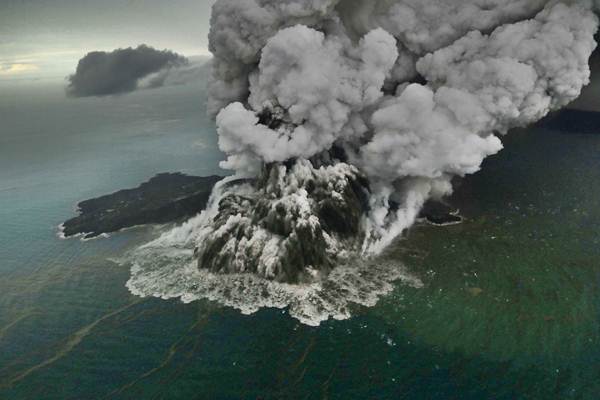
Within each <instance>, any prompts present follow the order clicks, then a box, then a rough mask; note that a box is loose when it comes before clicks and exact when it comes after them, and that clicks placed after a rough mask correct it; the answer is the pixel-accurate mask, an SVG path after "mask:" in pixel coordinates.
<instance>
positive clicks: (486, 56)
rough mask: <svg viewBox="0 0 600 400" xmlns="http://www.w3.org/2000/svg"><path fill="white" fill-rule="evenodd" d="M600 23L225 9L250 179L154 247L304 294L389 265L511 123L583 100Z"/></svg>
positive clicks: (364, 4)
mask: <svg viewBox="0 0 600 400" xmlns="http://www.w3.org/2000/svg"><path fill="white" fill-rule="evenodd" d="M597 28H598V19H597V17H596V15H595V13H594V4H593V3H592V2H590V1H567V0H564V1H558V0H555V1H537V0H512V1H505V0H502V1H500V0H492V1H489V0H485V1H484V0H468V1H461V2H457V1H450V0H427V1H423V0H376V1H371V0H310V1H308V0H288V1H279V0H277V1H273V0H252V1H244V2H240V1H238V0H218V1H217V2H216V3H215V5H214V7H213V14H212V19H211V32H210V37H209V39H210V50H211V51H212V52H213V54H214V60H213V76H212V79H211V81H210V85H209V88H210V98H209V112H210V113H212V114H213V115H215V117H216V123H217V131H218V135H219V147H220V149H221V150H222V151H223V152H224V153H225V154H226V157H227V158H226V160H225V161H224V162H223V163H222V164H221V166H222V167H223V168H224V169H228V170H232V171H233V172H234V173H235V177H234V178H231V179H229V182H228V183H226V184H220V185H217V187H216V189H215V191H214V192H213V196H212V199H211V201H209V204H208V209H207V210H206V211H205V213H204V214H203V216H202V217H201V218H196V219H194V220H193V221H190V223H188V224H186V225H185V226H184V227H182V228H179V229H178V230H176V231H174V232H170V233H168V234H166V235H165V237H163V238H162V239H159V240H158V241H157V242H154V243H152V244H150V245H148V246H149V247H148V246H147V247H145V249H144V251H146V252H147V251H149V249H150V248H152V247H153V246H154V247H155V248H156V249H158V248H163V249H164V246H167V247H169V246H171V247H172V246H175V247H177V248H179V249H186V251H187V252H189V253H190V254H191V255H190V256H189V257H191V258H192V259H193V260H194V261H193V264H194V265H195V266H196V268H199V270H200V271H208V272H210V273H214V274H217V275H232V276H238V275H239V274H245V275H246V276H252V277H253V279H263V280H266V281H267V282H275V283H279V284H294V285H297V284H301V285H297V287H298V288H301V287H303V285H310V284H319V282H323V280H326V279H327V277H328V275H330V274H332V273H333V272H335V271H336V269H337V268H340V267H342V266H347V265H348V263H347V260H352V262H353V263H354V264H356V263H357V262H358V260H360V259H362V260H368V259H370V260H371V261H372V260H374V259H377V257H379V256H380V255H381V254H382V253H384V250H385V249H386V247H387V246H388V245H389V244H390V243H392V241H393V240H394V239H395V238H397V237H398V236H400V235H401V234H402V233H403V232H404V231H405V230H406V229H408V228H409V227H410V226H411V225H412V224H413V223H414V222H415V221H416V220H417V218H418V217H419V215H420V213H421V209H422V208H423V206H424V204H426V202H427V201H428V200H432V199H433V200H442V199H443V198H444V197H446V196H448V195H450V194H451V193H452V181H453V179H456V178H457V177H464V176H465V175H468V174H473V173H476V172H477V171H478V170H479V169H480V167H481V164H482V162H483V160H484V159H485V158H486V157H488V156H490V155H493V154H496V153H497V152H499V151H500V150H501V149H502V141H501V137H502V136H503V135H505V134H507V133H508V132H509V130H510V129H512V128H515V127H523V126H527V125H529V124H532V123H534V122H536V121H538V120H540V119H541V118H543V117H544V116H546V115H547V114H548V113H549V112H551V111H553V110H557V109H560V108H562V107H564V106H566V105H567V104H569V103H570V102H571V101H573V100H574V99H576V98H577V97H578V96H579V94H580V92H581V89H582V88H583V87H584V86H585V85H587V84H588V83H589V78H590V68H589V65H588V62H589V58H590V55H591V54H592V52H593V50H594V49H595V48H596V42H595V40H594V35H595V33H596V31H597ZM442 222H443V221H442ZM167 243H169V244H168V245H167ZM186 254H187V253H186ZM194 257H195V258H194ZM189 261H190V260H189V259H187V258H186V261H185V264H186V265H189V264H188V263H189ZM371 261H364V263H368V262H371ZM144 270H145V269H144V266H143V265H142V264H140V263H138V265H137V269H136V271H137V281H138V282H139V281H140V279H141V278H142V277H143V271H144ZM384 275H386V276H388V277H391V276H395V277H396V278H397V277H398V274H393V273H390V274H384ZM367 286H368V285H367ZM375 286H376V287H374V288H372V290H373V291H374V292H376V291H378V290H379V289H380V288H381V287H382V285H375ZM378 288H379V289H378ZM237 289H239V287H238V288H231V290H224V291H223V292H222V293H228V294H227V296H231V297H236V296H239V295H241V294H240V293H234V294H231V292H232V290H237ZM244 290H245V289H244ZM361 290H368V289H365V288H364V287H363V288H362V289H361ZM142 291H143V290H142ZM143 292H145V291H143ZM349 292H351V291H347V292H343V291H342V292H339V293H338V295H339V296H341V297H343V296H346V295H347V293H349ZM383 292H385V290H383V291H379V292H378V293H383ZM195 293H196V294H198V293H197V291H196V292H195ZM204 293H207V292H206V291H204ZM159 295H160V294H159ZM172 295H173V294H172ZM172 295H171V297H172ZM270 295H273V292H269V291H267V292H266V293H265V296H267V297H268V296H270ZM181 296H182V297H185V294H181ZM299 296H300V295H299ZM206 297H209V298H215V296H212V295H208V294H207V295H206ZM218 300H221V301H223V300H222V297H220V298H218ZM223 302H224V303H226V304H230V303H231V302H230V301H223ZM261 304H264V302H263V303H261ZM278 304H279V303H278ZM344 304H345V303H344ZM344 307H345V306H344ZM330 311H331V310H330ZM324 312H329V311H324ZM334 314H336V312H333V313H332V314H331V315H334ZM337 314H339V313H337ZM342 314H344V315H346V314H347V313H342ZM321 319H322V318H321Z"/></svg>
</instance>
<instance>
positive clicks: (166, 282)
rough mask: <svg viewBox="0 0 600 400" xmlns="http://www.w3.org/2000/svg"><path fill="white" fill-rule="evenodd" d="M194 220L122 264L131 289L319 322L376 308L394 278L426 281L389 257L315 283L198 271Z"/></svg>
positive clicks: (313, 323) (348, 267) (347, 268)
mask: <svg viewBox="0 0 600 400" xmlns="http://www.w3.org/2000/svg"><path fill="white" fill-rule="evenodd" d="M202 217H203V216H199V217H197V218H196V221H193V220H192V221H190V222H189V223H187V224H185V225H183V226H181V227H179V228H176V229H174V230H172V231H169V232H167V233H165V234H164V235H163V236H161V237H160V238H159V239H157V240H155V241H153V242H151V243H149V244H146V245H144V246H142V247H140V248H138V249H136V250H134V251H133V252H132V253H130V254H129V255H127V256H126V257H125V259H123V260H121V263H123V262H125V263H127V264H129V265H130V266H131V278H130V279H129V281H128V282H127V288H128V289H129V290H130V291H131V293H133V294H135V295H137V296H142V297H157V298H162V299H173V298H179V299H181V300H182V301H183V302H185V303H189V302H192V301H195V300H199V299H208V300H211V301H215V302H217V303H220V304H222V305H225V306H228V307H232V308H235V309H237V310H239V311H241V312H242V313H243V314H252V313H255V312H257V311H258V310H260V309H261V308H280V309H283V308H287V309H288V311H289V314H290V315H291V316H292V317H294V318H296V319H298V320H299V321H300V322H302V323H304V324H306V325H311V326H318V325H319V324H320V323H321V322H323V321H326V320H328V319H330V318H333V319H336V320H343V319H347V318H349V317H350V316H351V308H352V306H353V305H361V306H367V307H372V306H374V305H375V304H376V303H377V301H378V300H379V299H380V298H381V297H382V296H384V295H386V294H388V293H389V292H391V291H392V290H393V287H394V286H393V282H395V281H400V282H403V283H405V284H407V285H410V286H413V287H422V286H423V284H422V282H421V281H420V280H419V279H418V278H417V277H415V276H412V275H411V274H409V273H408V272H407V271H406V269H405V268H404V267H403V266H402V265H401V264H400V263H399V262H397V261H393V260H391V259H389V258H386V257H385V255H384V256H381V257H379V258H377V259H370V260H361V261H359V262H358V263H357V264H354V265H344V266H340V267H338V268H336V269H334V271H333V272H332V273H331V274H330V275H329V276H328V277H326V278H325V279H324V280H322V281H320V282H318V283H313V284H310V285H290V284H283V283H277V282H273V281H269V280H267V279H264V278H261V277H259V276H257V275H254V274H243V273H240V274H227V275H221V274H214V273H211V272H208V271H206V270H199V269H198V265H197V261H196V259H195V258H194V250H193V249H194V246H193V241H191V240H189V239H190V238H189V233H190V232H191V231H192V230H191V229H190V228H191V226H193V225H195V224H196V223H198V221H197V220H198V219H201V218H202Z"/></svg>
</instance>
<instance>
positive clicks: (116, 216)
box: [60, 173, 223, 239]
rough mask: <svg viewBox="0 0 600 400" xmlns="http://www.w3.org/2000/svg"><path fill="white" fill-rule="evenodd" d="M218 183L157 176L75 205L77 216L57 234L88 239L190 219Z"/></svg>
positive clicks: (176, 175)
mask: <svg viewBox="0 0 600 400" xmlns="http://www.w3.org/2000/svg"><path fill="white" fill-rule="evenodd" d="M221 179H223V177H221V176H208V177H197V176H189V175H185V174H181V173H163V174H158V175H156V176H155V177H153V178H152V179H150V180H149V181H148V182H145V183H143V184H141V185H140V186H138V187H137V188H134V189H126V190H120V191H118V192H115V193H112V194H109V195H106V196H101V197H98V198H94V199H90V200H85V201H82V202H81V203H79V204H78V205H77V206H78V211H79V215H78V216H77V217H74V218H71V219H69V220H68V221H66V222H64V223H63V224H62V225H61V228H60V229H61V234H62V236H63V237H65V238H68V237H74V236H83V238H84V239H91V238H95V237H98V236H101V235H105V234H108V233H112V232H117V231H119V230H122V229H125V228H130V227H133V226H138V225H146V224H164V223H169V222H175V221H179V220H183V219H185V218H190V217H192V216H194V215H196V214H198V213H200V212H201V211H202V210H203V209H204V208H205V207H206V204H207V202H208V199H209V197H210V194H211V192H212V189H213V187H214V186H215V184H216V183H217V182H218V181H220V180H221Z"/></svg>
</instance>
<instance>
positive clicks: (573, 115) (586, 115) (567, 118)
mask: <svg viewBox="0 0 600 400" xmlns="http://www.w3.org/2000/svg"><path fill="white" fill-rule="evenodd" d="M540 126H542V127H544V128H546V129H552V130H556V131H560V132H562V133H569V134H576V133H580V134H600V112H595V111H583V110H573V109H564V110H561V111H559V112H557V113H554V114H551V115H549V116H548V117H546V118H544V119H543V120H542V121H541V122H540Z"/></svg>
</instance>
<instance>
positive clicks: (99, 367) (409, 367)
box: [0, 81, 600, 400]
mask: <svg viewBox="0 0 600 400" xmlns="http://www.w3.org/2000/svg"><path fill="white" fill-rule="evenodd" d="M0 91H1V94H2V95H1V96H0V399H7V400H21V399H32V400H38V399H40V400H51V399H73V400H87V399H186V400H189V399H207V400H212V399H214V400H226V399H228V400H229V399H231V400H234V399H263V400H266V399H340V400H349V399H378V400H379V399H382V400H383V399H390V400H391V399H394V400H396V399H410V400H413V399H414V400H421V399H440V400H442V399H444V400H445V399H473V400H482V399H506V400H513V399H586V400H587V399H590V400H594V399H598V398H600V324H599V318H600V127H599V129H598V133H597V134H593V133H586V134H583V133H582V134H579V133H577V132H569V133H566V132H560V131H556V130H553V129H552V128H551V127H548V126H543V125H537V126H534V127H530V128H527V129H520V130H514V131H512V132H510V133H509V135H508V136H507V137H505V138H504V139H503V140H504V143H505V150H504V151H503V152H501V153H500V154H499V155H497V156H494V157H490V158H489V159H488V160H486V161H485V163H484V165H483V168H482V170H481V172H479V173H477V174H475V175H473V176H470V177H467V178H466V179H463V180H461V181H459V182H457V191H456V194H455V196H454V199H453V201H454V202H456V204H460V208H461V214H462V215H463V216H464V217H465V221H464V222H463V223H462V224H459V225H452V226H443V227H438V226H431V225H427V224H425V223H419V224H417V225H415V226H414V227H413V228H412V229H411V230H410V231H409V232H407V233H406V234H405V235H404V236H403V237H402V238H400V239H399V240H397V241H396V242H395V243H394V244H393V245H392V246H391V247H390V249H389V250H388V256H389V257H391V258H392V259H394V260H395V261H396V262H397V263H398V264H401V265H402V266H403V268H405V270H406V271H408V272H409V273H410V274H411V275H412V276H414V277H416V278H417V279H418V280H419V282H420V284H419V285H414V284H407V283H406V282H405V281H399V282H397V283H395V284H394V285H393V287H392V288H391V291H390V292H389V293H387V294H386V295H384V296H383V297H381V298H380V299H379V301H378V302H377V304H375V305H374V306H370V307H367V306H364V305H362V306H361V305H355V306H350V307H351V309H350V310H349V313H350V314H351V317H350V318H347V319H344V320H335V319H330V320H327V321H324V322H322V323H321V324H320V325H319V326H310V325H307V324H303V323H301V322H300V321H299V320H298V319H296V318H293V317H292V316H290V314H289V312H288V310H286V309H275V308H268V307H267V308H262V309H260V310H258V311H257V312H254V313H252V314H243V313H240V312H239V311H238V310H236V309H233V308H229V307H226V306H223V305H221V304H219V303H218V302H213V301H209V300H203V299H194V301H188V302H186V303H184V302H182V301H181V299H179V298H173V299H170V300H164V299H160V298H156V297H152V296H149V297H139V296H136V295H135V294H134V293H132V292H130V290H129V289H128V287H127V282H128V281H129V280H130V279H131V268H130V266H128V265H126V264H124V263H122V262H118V260H119V259H121V258H122V257H123V256H124V255H126V254H128V253H129V252H131V251H132V249H135V248H137V247H139V246H140V245H142V244H144V243H146V242H148V241H149V240H152V239H155V238H156V237H157V236H158V235H160V234H161V233H163V232H165V231H166V230H168V229H172V227H170V226H148V227H140V228H136V229H129V230H126V231H123V232H119V233H116V234H113V235H111V236H110V237H108V238H99V239H96V240H90V241H81V240H79V239H70V240H63V239H60V238H59V237H58V235H57V232H58V230H57V227H58V225H59V224H60V223H61V222H63V221H64V220H66V219H68V218H70V217H72V216H74V215H75V213H76V204H77V202H79V201H81V200H84V199H88V198H92V197H96V196H99V195H103V194H107V193H111V192H113V191H116V190H119V189H123V188H130V187H135V186H137V185H138V184H140V183H141V182H143V181H146V180H148V179H149V178H151V177H152V176H154V175H155V174H157V173H160V172H184V173H188V174H194V175H212V174H225V173H226V172H225V171H222V170H220V169H219V166H218V164H219V161H220V160H222V159H223V155H222V154H221V153H220V152H219V151H218V148H217V138H216V130H215V126H214V123H213V122H212V120H211V119H210V118H209V117H207V116H206V113H205V111H204V110H205V107H206V89H205V86H203V85H202V84H201V83H198V84H192V85H186V86H173V87H165V88H159V89H153V90H143V91H138V92H136V93H133V94H128V95H122V96H117V97H108V98H101V99H98V98H90V99H68V98H66V96H65V94H64V83H63V82H48V81H40V82H27V83H23V82H13V83H2V86H1V87H0Z"/></svg>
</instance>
